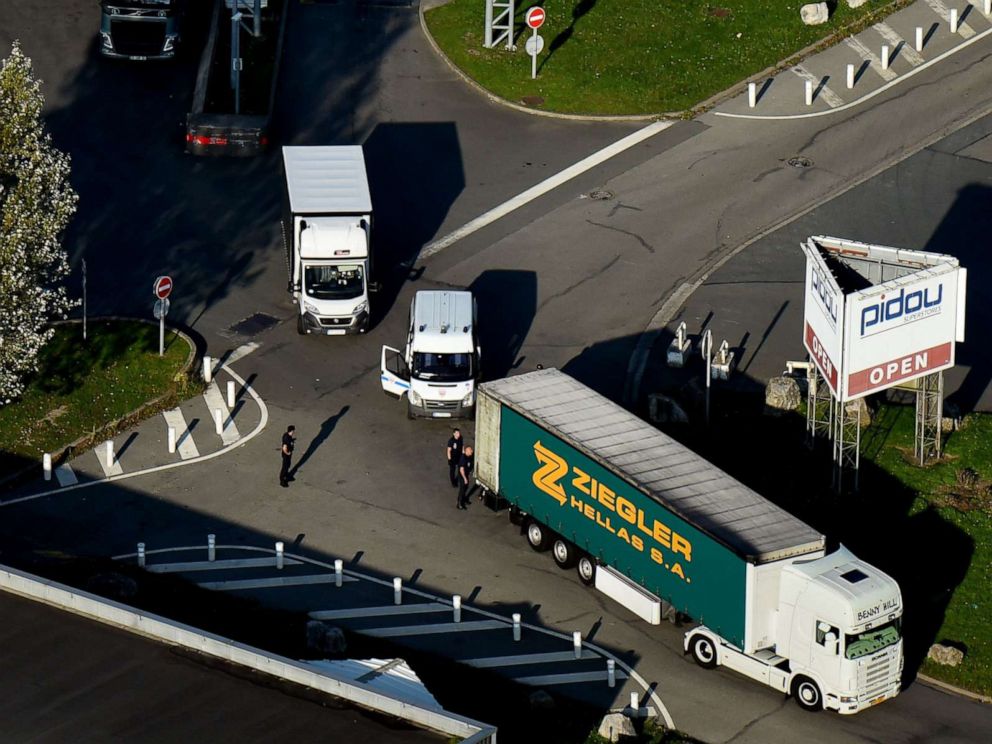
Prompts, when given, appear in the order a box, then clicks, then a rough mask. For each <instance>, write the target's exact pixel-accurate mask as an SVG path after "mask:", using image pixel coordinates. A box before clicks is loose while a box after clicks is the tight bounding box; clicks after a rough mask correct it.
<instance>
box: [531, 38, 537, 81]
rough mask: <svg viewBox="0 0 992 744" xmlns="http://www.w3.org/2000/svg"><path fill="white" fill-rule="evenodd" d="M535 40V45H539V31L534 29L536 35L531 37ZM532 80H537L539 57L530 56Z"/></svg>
mask: <svg viewBox="0 0 992 744" xmlns="http://www.w3.org/2000/svg"><path fill="white" fill-rule="evenodd" d="M531 38H533V39H534V44H537V29H536V28H535V29H534V35H533V36H532V37H531ZM530 79H531V80H536V79H537V55H536V54H532V55H530Z"/></svg>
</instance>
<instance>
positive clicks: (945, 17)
mask: <svg viewBox="0 0 992 744" xmlns="http://www.w3.org/2000/svg"><path fill="white" fill-rule="evenodd" d="M924 2H926V4H927V5H929V6H930V9H931V10H932V11H933V12H934V13H936V14H937V15H939V16H940V20H941V25H942V26H943V25H944V24H950V22H951V21H950V19H951V9H950V8H948V7H947V6H946V5H944V3H942V2H941V0H924ZM960 17H961V14H960V13H958V18H960ZM948 28H950V26H948ZM958 34H959V35H960V36H961V38H962V39H970V38H971V37H972V36H974V35H975V29H973V28H972V27H971V26H969V25H968V24H967V23H964V22H963V21H959V22H958Z"/></svg>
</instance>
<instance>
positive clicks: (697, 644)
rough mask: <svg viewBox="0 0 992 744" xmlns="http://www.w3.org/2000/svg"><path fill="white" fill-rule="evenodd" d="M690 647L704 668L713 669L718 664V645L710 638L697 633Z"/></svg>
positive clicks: (693, 655) (694, 657) (693, 656)
mask: <svg viewBox="0 0 992 744" xmlns="http://www.w3.org/2000/svg"><path fill="white" fill-rule="evenodd" d="M689 648H690V650H691V651H692V658H693V659H695V660H696V663H697V664H699V666H701V667H702V668H703V669H713V668H714V667H715V666H716V645H715V644H714V643H713V641H711V640H710V639H709V638H707V637H706V636H704V635H697V636H696V637H695V638H693V639H692V645H691V646H690V647H689Z"/></svg>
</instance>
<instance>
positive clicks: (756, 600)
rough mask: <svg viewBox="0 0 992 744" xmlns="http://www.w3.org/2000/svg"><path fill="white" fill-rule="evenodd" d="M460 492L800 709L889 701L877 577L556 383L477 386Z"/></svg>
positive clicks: (895, 667)
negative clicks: (473, 495) (470, 457)
mask: <svg viewBox="0 0 992 744" xmlns="http://www.w3.org/2000/svg"><path fill="white" fill-rule="evenodd" d="M476 464H477V470H476V477H477V480H478V482H479V484H480V485H481V486H482V487H483V488H484V489H485V490H486V491H488V492H491V493H492V494H495V495H496V496H498V497H499V499H500V500H502V501H504V502H508V503H509V505H510V515H511V519H513V520H514V521H515V522H518V523H522V524H523V525H524V529H523V534H524V535H525V536H526V539H527V541H528V543H529V544H530V546H531V547H532V548H534V549H535V550H538V551H543V550H547V549H549V548H550V549H551V552H552V556H553V558H554V560H555V562H556V563H557V564H558V565H559V566H560V567H562V568H570V567H572V566H575V567H577V570H578V574H579V577H580V579H581V580H582V581H583V582H584V583H586V584H588V585H594V586H595V587H596V588H597V589H599V590H601V591H603V592H604V593H605V594H607V595H608V596H610V597H611V598H613V599H614V600H616V601H618V602H620V603H621V604H623V605H624V606H625V607H627V608H628V609H630V610H631V611H633V612H634V613H635V614H637V615H638V616H640V617H641V618H643V619H645V620H647V621H648V622H650V623H652V624H658V623H660V622H661V620H662V618H663V617H668V618H669V619H672V617H673V616H674V615H675V614H676V613H681V614H683V615H685V616H688V617H690V618H692V619H693V620H694V621H696V622H697V623H699V624H698V625H694V626H693V627H691V628H690V629H689V630H688V631H687V632H686V634H685V636H684V639H683V644H684V645H683V647H684V650H685V652H686V653H689V654H692V656H693V658H694V659H695V660H696V662H697V663H698V664H699V665H700V666H702V667H705V668H713V667H716V666H721V665H722V666H726V667H729V668H730V669H733V670H735V671H737V672H739V673H742V674H744V675H746V676H748V677H751V678H752V679H756V680H758V681H760V682H763V683H765V684H766V685H768V686H770V687H774V688H775V689H777V690H780V691H782V692H784V693H786V694H791V695H792V696H793V697H794V698H795V700H796V702H797V703H798V704H799V705H800V707H802V708H804V709H807V710H820V709H823V708H826V709H830V710H835V711H838V712H840V713H856V712H857V711H859V710H863V709H864V708H867V707H869V706H872V705H875V704H876V703H879V702H881V701H883V700H887V699H889V698H892V697H895V696H896V695H897V694H898V693H899V689H900V679H901V675H902V667H903V644H902V634H901V619H902V610H903V606H902V595H901V592H900V590H899V586H898V584H897V583H896V582H895V581H894V580H893V579H892V578H890V577H889V576H887V575H886V574H884V573H882V572H881V571H879V570H878V569H877V568H874V567H873V566H870V565H869V564H867V563H865V562H864V561H861V560H859V559H858V558H856V557H855V556H854V555H853V554H852V553H851V552H850V551H849V550H847V549H846V548H844V547H843V546H840V547H839V549H838V550H836V551H834V552H833V553H831V554H829V555H827V554H826V540H825V538H824V536H823V535H822V534H820V533H818V532H817V531H816V530H814V529H813V528H812V527H810V526H808V525H807V524H805V523H804V522H802V521H801V520H799V519H797V518H796V517H794V516H792V515H791V514H789V513H788V512H786V511H785V510H783V509H781V508H779V507H778V506H776V505H775V504H772V503H771V502H769V501H768V500H767V499H765V498H763V497H762V496H760V495H759V494H757V493H756V492H754V491H753V490H751V489H750V488H748V487H746V486H745V485H743V484H742V483H740V482H738V481H736V480H735V479H734V478H732V477H730V476H729V475H727V474H726V473H724V472H723V471H722V470H720V469H719V468H718V467H716V466H715V465H713V464H712V463H710V462H708V461H707V460H705V459H703V458H702V457H701V456H699V455H698V454H696V453H694V452H693V451H692V450H690V449H688V448H687V447H685V446H684V445H682V444H680V443H679V442H677V441H675V440H674V439H672V438H671V437H669V436H667V435H666V434H664V433H662V432H661V431H659V430H657V429H655V428H654V427H653V426H650V425H649V424H647V423H645V422H644V421H642V420H641V419H639V418H637V417H636V416H634V415H633V414H631V413H630V412H628V411H626V410H624V409H623V408H621V407H620V406H618V405H616V404H615V403H613V402H612V401H610V400H608V399H607V398H605V397H603V396H602V395H599V394H598V393H596V392H595V391H593V390H591V389H589V388H588V387H586V386H584V385H582V384H581V383H579V382H578V381H576V380H575V379H573V378H571V377H569V376H568V375H566V374H564V373H562V372H560V371H558V370H556V369H545V370H540V371H537V372H531V373H528V374H523V375H519V376H516V377H509V378H506V379H502V380H496V381H493V382H486V383H483V384H482V385H480V386H479V389H478V403H477V411H476Z"/></svg>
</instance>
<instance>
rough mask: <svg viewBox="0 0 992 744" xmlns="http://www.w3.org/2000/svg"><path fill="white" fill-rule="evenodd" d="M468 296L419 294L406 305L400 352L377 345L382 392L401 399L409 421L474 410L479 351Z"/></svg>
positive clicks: (474, 316)
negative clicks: (406, 320)
mask: <svg viewBox="0 0 992 744" xmlns="http://www.w3.org/2000/svg"><path fill="white" fill-rule="evenodd" d="M477 318H478V310H477V308H476V304H475V298H473V297H472V293H471V292H464V291H461V292H451V291H433V290H430V291H428V290H425V291H421V292H417V294H415V295H414V297H413V301H412V302H411V303H410V321H409V326H408V331H407V337H406V349H405V350H404V351H402V352H401V351H400V350H399V349H394V348H392V347H391V346H383V347H382V359H381V363H380V370H381V373H380V376H379V377H380V380H381V382H382V389H383V390H384V391H385V392H386V393H387V394H389V395H392V396H394V397H397V398H402V397H403V396H406V402H407V415H408V416H409V417H410V418H466V417H471V416H472V415H473V413H474V412H475V383H476V380H478V378H479V366H480V359H481V356H482V349H481V348H480V347H479V337H478V334H477V332H476V321H477Z"/></svg>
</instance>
